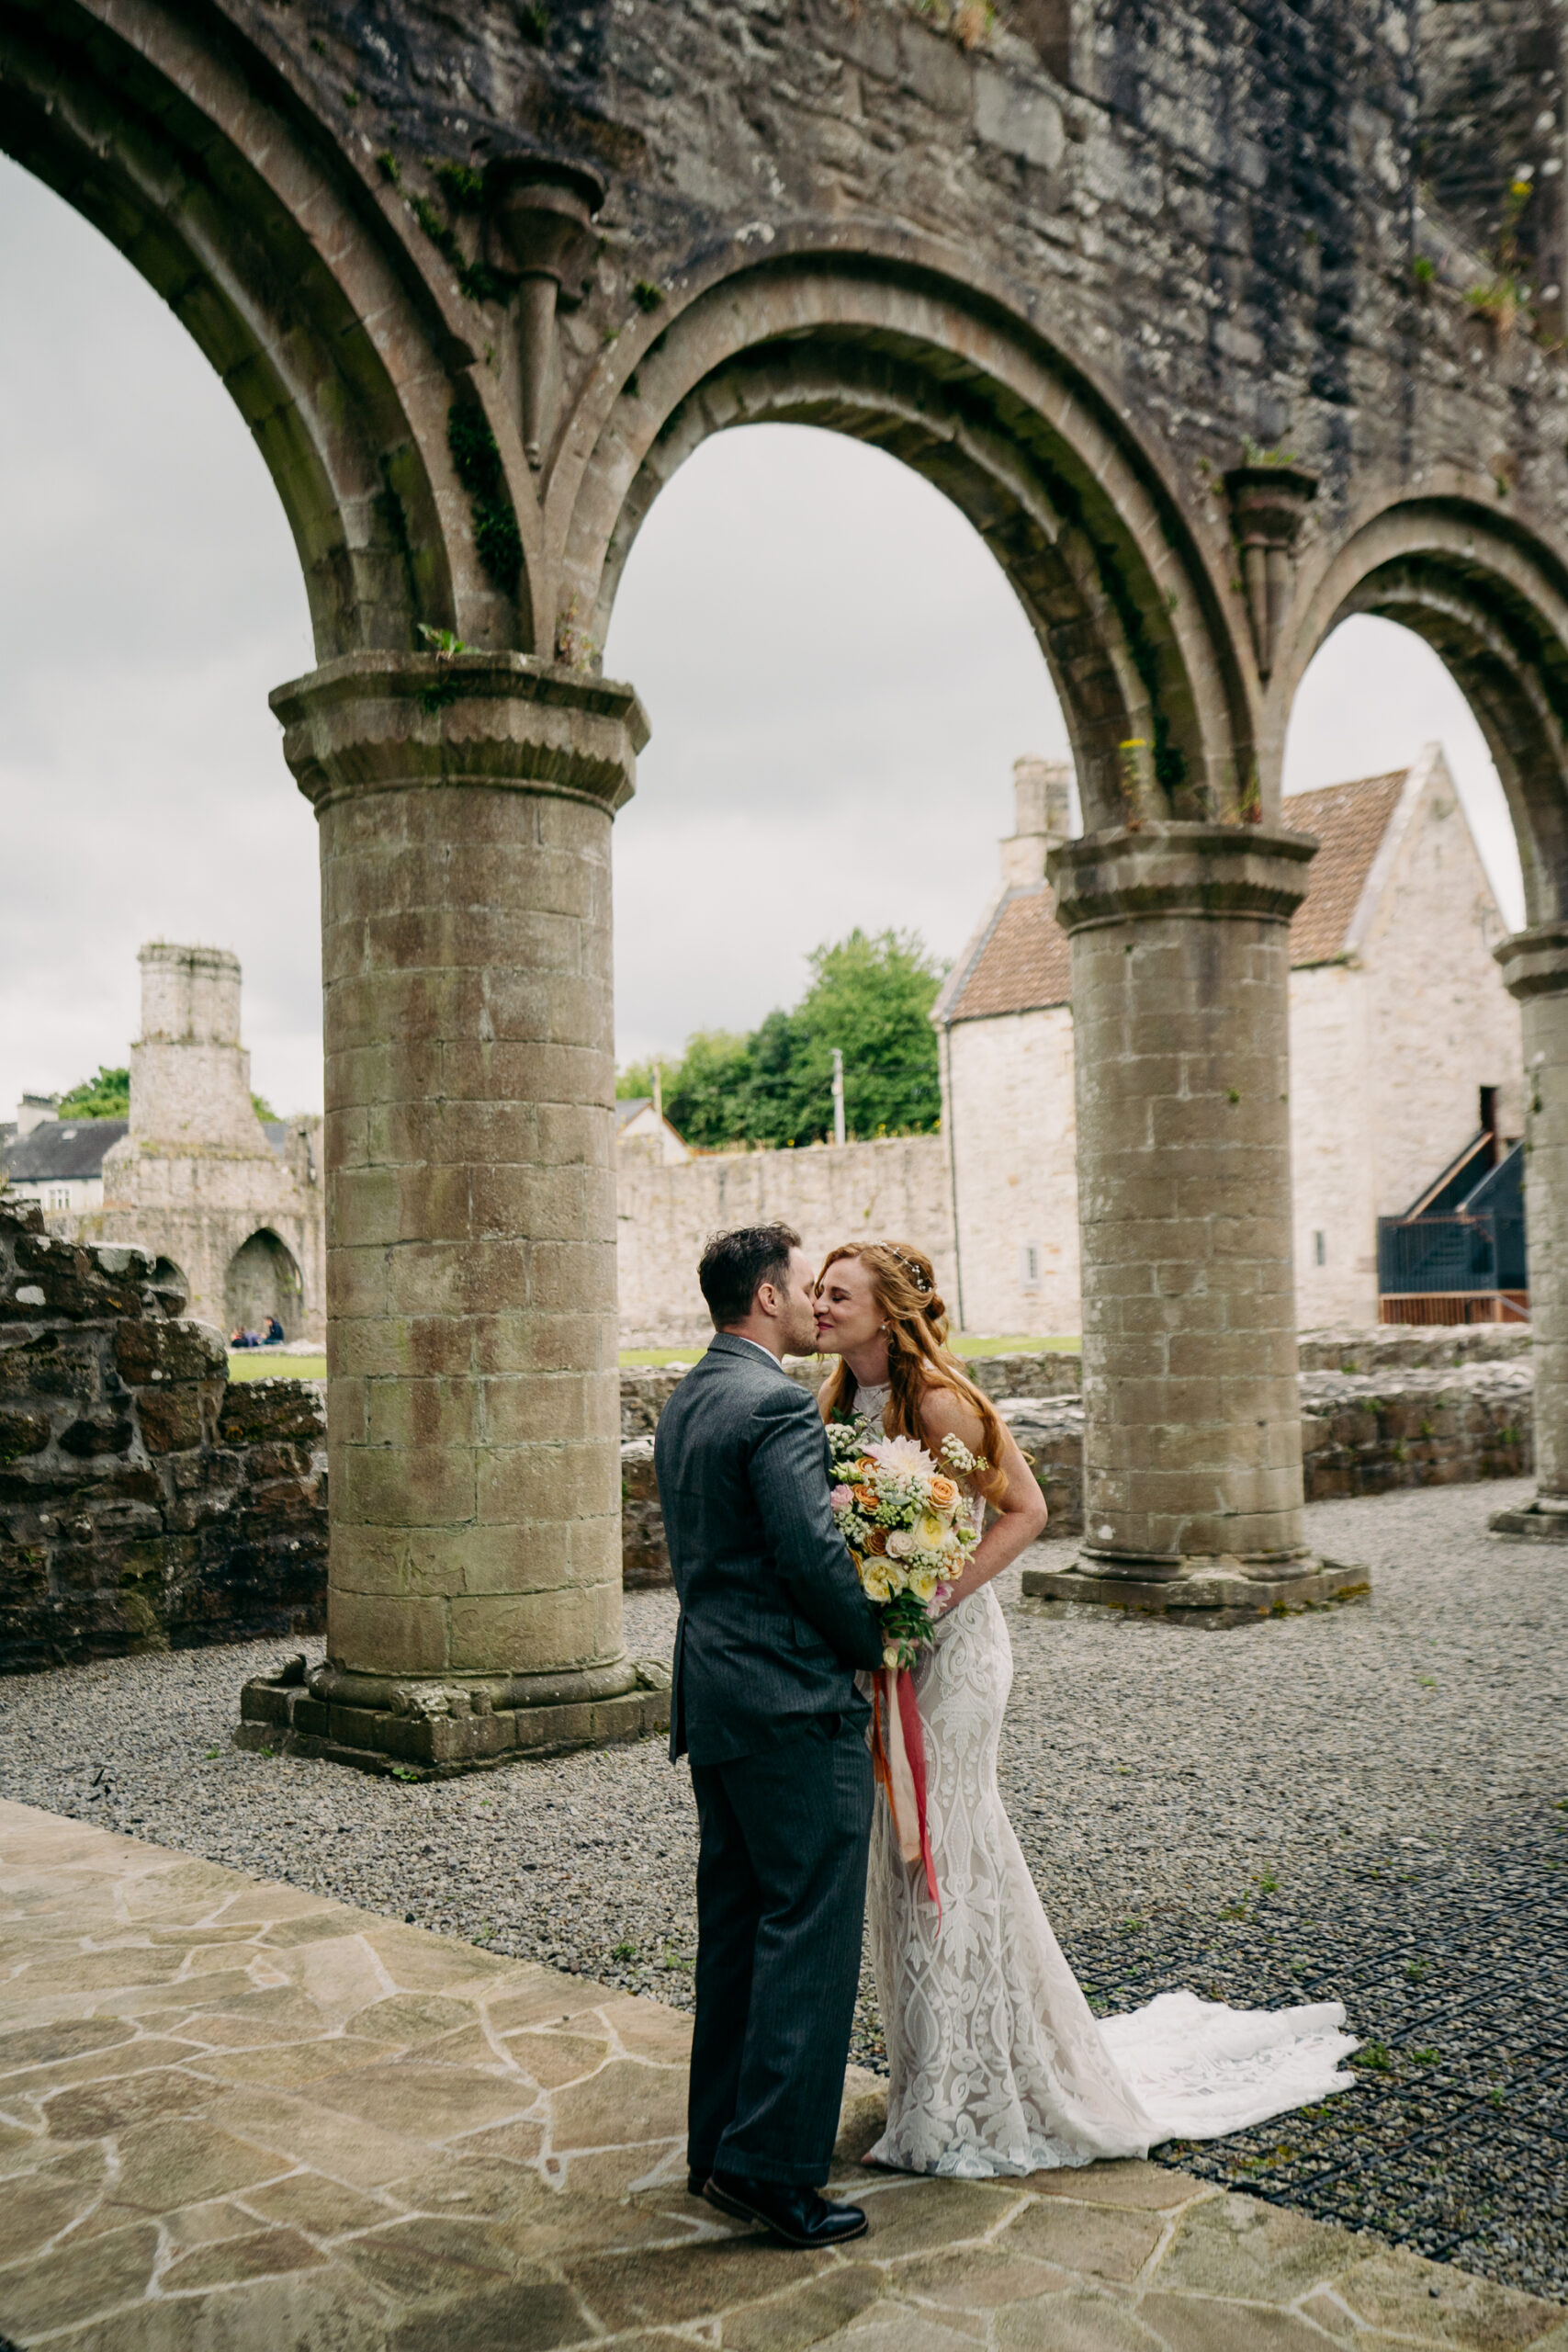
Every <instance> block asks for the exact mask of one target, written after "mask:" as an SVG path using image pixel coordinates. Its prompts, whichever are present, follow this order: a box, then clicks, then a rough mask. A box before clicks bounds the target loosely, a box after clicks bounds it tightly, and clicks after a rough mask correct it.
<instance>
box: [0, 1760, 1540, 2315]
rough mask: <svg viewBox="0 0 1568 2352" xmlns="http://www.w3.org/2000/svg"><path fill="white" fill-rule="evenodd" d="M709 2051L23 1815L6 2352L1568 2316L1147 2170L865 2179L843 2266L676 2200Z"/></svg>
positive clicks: (11, 1849)
mask: <svg viewBox="0 0 1568 2352" xmlns="http://www.w3.org/2000/svg"><path fill="white" fill-rule="evenodd" d="M689 2035H690V2020H689V2019H688V2018H685V2017H684V2016H682V2015H680V2014H678V2013H677V2012H675V2011H672V2010H670V2009H666V2008H664V2007H660V2005H659V2004H658V2003H656V2002H654V2001H651V2000H648V1999H646V1998H642V1997H634V1996H627V1995H626V1994H624V1993H617V1992H615V1991H614V1990H612V1989H611V1988H610V1987H608V1986H605V1985H595V1984H593V1983H591V1982H589V1981H587V1980H585V1979H583V1978H581V1977H573V1976H568V1975H561V1974H558V1973H555V1972H554V1971H552V1970H549V1969H546V1968H542V1967H538V1966H534V1965H528V1964H524V1963H519V1962H516V1961H515V1960H512V1959H508V1958H506V1957H504V1956H502V1955H499V1954H493V1953H489V1952H485V1951H479V1949H477V1948H476V1947H475V1946H473V1945H471V1944H466V1943H461V1942H459V1941H457V1940H456V1939H452V1938H447V1937H442V1936H436V1935H432V1934H429V1933H427V1932H425V1931H424V1930H423V1929H421V1928H410V1927H405V1926H400V1925H399V1924H397V1923H395V1922H392V1921H389V1920H387V1919H384V1918H380V1917H376V1916H375V1915H373V1914H370V1913H367V1912H364V1911H358V1910H355V1909H353V1908H351V1907H350V1906H348V1905H344V1904H339V1903H333V1902H331V1901H327V1900H324V1899H323V1898H321V1897H320V1896H318V1895H313V1894H308V1893H306V1892H305V1891H303V1890H302V1889H300V1888H298V1887H294V1886H289V1885H284V1884H279V1883H268V1882H266V1881H263V1880H258V1879H254V1878H249V1877H246V1876H244V1875H243V1874H242V1873H241V1872H239V1871H231V1870H226V1869H222V1868H220V1867H218V1866H217V1865H215V1864H212V1863H209V1862H204V1861H199V1860H191V1859H190V1858H189V1857H188V1856H186V1855H181V1854H175V1853H171V1852H169V1851H167V1850H165V1849H162V1848H159V1847H156V1846H152V1845H147V1844H144V1843H141V1841H139V1840H136V1839H133V1838H121V1837H117V1836H113V1835H111V1834H109V1833H107V1832H105V1831H101V1830H96V1829H93V1828H90V1827H88V1826H85V1825H84V1824H81V1823H78V1822H74V1821H68V1820H64V1819H62V1818H61V1817H59V1816H57V1815H52V1814H47V1813H41V1812H37V1811H34V1810H33V1809H32V1808H30V1807H28V1806H23V1805H17V1804H3V1803H0V2337H3V2338H5V2339H7V2340H8V2341H9V2343H10V2344H12V2345H14V2346H23V2347H28V2352H30V2347H32V2346H43V2345H48V2346H62V2347H66V2346H70V2347H75V2352H381V2347H386V2352H424V2347H427V2346H428V2347H431V2352H503V2347H504V2352H556V2347H559V2346H588V2345H602V2344H613V2345H614V2346H615V2352H660V2347H668V2352H677V2347H678V2346H681V2345H682V2344H684V2345H694V2344H695V2345H701V2346H707V2347H714V2348H715V2352H806V2347H807V2346H823V2347H826V2346H832V2347H833V2352H973V2347H975V2346H987V2347H995V2352H1032V2348H1033V2347H1036V2346H1038V2347H1041V2352H1160V2347H1165V2352H1308V2347H1310V2346H1326V2345H1334V2346H1358V2347H1363V2348H1364V2352H1393V2347H1394V2346H1455V2347H1471V2352H1492V2347H1498V2352H1501V2347H1503V2346H1510V2347H1511V2346H1527V2345H1528V2346H1535V2347H1537V2352H1568V2315H1565V2314H1564V2312H1563V2311H1562V2308H1561V2307H1560V2306H1558V2305H1555V2304H1551V2303H1545V2302H1540V2301H1535V2300H1533V2299H1532V2298H1531V2297H1529V2296H1527V2295H1524V2294H1521V2293H1517V2292H1516V2291H1514V2290H1509V2289H1507V2288H1503V2287H1499V2286H1496V2285H1494V2284H1493V2283H1491V2282H1490V2281H1488V2280H1484V2279H1481V2278H1473V2277H1471V2276H1469V2275H1468V2274H1466V2273H1465V2272H1463V2271H1460V2270H1455V2269H1451V2268H1448V2267H1444V2266H1442V2265H1438V2264H1435V2263H1427V2262H1423V2261H1421V2260H1419V2259H1417V2258H1416V2257H1415V2256H1410V2255H1405V2254H1402V2253H1399V2252H1395V2251H1391V2250H1390V2249H1388V2248H1386V2247H1384V2246H1382V2245H1379V2244H1377V2243H1376V2242H1374V2241H1372V2240H1371V2239H1368V2238H1364V2237H1359V2236H1356V2235H1353V2234H1351V2233H1348V2232H1347V2231H1344V2230H1340V2229H1337V2228H1335V2227H1331V2226H1328V2225H1325V2224H1324V2223H1321V2222H1314V2221H1312V2220H1310V2219H1308V2218H1307V2217H1306V2216H1304V2215H1301V2214H1296V2213H1292V2212H1288V2211H1280V2209H1278V2208H1275V2207H1272V2206H1265V2205H1260V2204H1258V2203H1255V2202H1253V2201H1252V2200H1250V2199H1247V2198H1244V2197H1237V2196H1234V2195H1228V2194H1225V2193H1224V2192H1221V2191H1218V2190H1215V2189H1213V2188H1210V2187H1208V2186H1207V2185H1205V2184H1204V2183H1202V2182H1201V2181H1198V2180H1196V2179H1193V2178H1192V2177H1190V2176H1188V2175H1185V2174H1182V2173H1179V2172H1173V2171H1169V2170H1166V2169H1162V2168H1160V2167H1157V2166H1155V2165H1138V2164H1122V2165H1096V2166H1094V2167H1092V2168H1090V2169H1089V2170H1087V2171H1084V2172H1077V2173H1066V2174H1063V2173H1055V2174H1037V2175H1035V2176H1033V2177H1032V2178H1031V2179H1029V2180H1027V2181H1009V2182H984V2183H977V2182H965V2181H932V2180H914V2179H906V2178H901V2177H896V2176H892V2175H885V2174H880V2173H874V2172H870V2171H867V2170H864V2169H863V2168H862V2167H861V2166H860V2165H858V2164H857V2163H856V2162H855V2161H854V2159H855V2157H856V2155H857V2154H858V2153H859V2151H860V2150H862V2149H863V2148H864V2147H865V2146H866V2145H868V2144H869V2141H870V2138H871V2136H872V2133H873V2132H874V2130H875V2128H876V2127H875V2116H876V2109H877V2103H878V2099H879V2097H880V2093H879V2092H878V2091H877V2090H876V2089H875V2088H874V2086H873V2085H872V2080H871V2078H869V2077H865V2076H860V2075H855V2076H852V2081H851V2084H850V2086H849V2096H848V2097H847V2099H846V2107H845V2126H844V2133H843V2137H842V2138H841V2140H840V2155H839V2168H840V2179H841V2182H842V2185H843V2186H844V2187H846V2188H851V2187H852V2188H853V2190H854V2192H855V2193H856V2194H857V2195H860V2196H863V2199H864V2202H865V2204H866V2206H867V2209H868V2211H869V2213H870V2216H871V2232H870V2234H869V2236H868V2237H866V2238H865V2239H863V2240H862V2241H860V2242H859V2243H858V2244H857V2245H852V2246H849V2247H847V2248H845V2249H844V2250H843V2251H842V2252H841V2253H840V2254H836V2255H827V2256H807V2255H800V2254H793V2253H790V2252H787V2251H785V2250H784V2249H783V2248H777V2247H774V2246H773V2245H770V2244H769V2243H768V2242H766V2241H765V2240H763V2239H761V2238H760V2237H759V2236H758V2235H757V2234H756V2233H750V2232H745V2231H741V2230H738V2229H735V2228H732V2227H731V2226H730V2225H728V2223H726V2222H724V2221H723V2220H722V2219H721V2218H720V2217H719V2216H718V2215H716V2213H714V2212H713V2211H711V2210H710V2209H709V2208H708V2207H706V2206H705V2205H703V2204H701V2203H699V2202H697V2201H695V2200H694V2199H691V2198H689V2197H688V2196H687V2195H686V2193H685V2169H684V2165H683V2162H682V2116H683V2110H684V2104H685V2065H686V2052H687V2047H688V2041H689Z"/></svg>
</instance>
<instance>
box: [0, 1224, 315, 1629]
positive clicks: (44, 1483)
mask: <svg viewBox="0 0 1568 2352" xmlns="http://www.w3.org/2000/svg"><path fill="white" fill-rule="evenodd" d="M151 1274H152V1260H151V1259H150V1258H149V1257H148V1256H147V1255H146V1254H145V1253H143V1252H141V1251H140V1250H130V1249H114V1248H107V1249H100V1250H88V1249H83V1248H80V1247H78V1246H77V1245H75V1244H73V1243H71V1242H67V1241H62V1240H60V1239H59V1238H56V1237H55V1236H53V1235H51V1234H48V1233H46V1232H45V1231H44V1229H43V1226H42V1222H41V1219H40V1218H39V1215H38V1212H37V1210H36V1209H35V1208H33V1207H32V1206H31V1204H23V1205H21V1206H19V1207H11V1206H7V1205H6V1204H5V1203H0V1670H4V1671H6V1672H10V1673H21V1672H26V1671H28V1670H36V1669H38V1668H43V1667H51V1666H61V1665H70V1664H73V1663H76V1662H77V1661H79V1660H81V1659H84V1658H89V1657H117V1656H120V1655H123V1654H126V1653H128V1652H133V1651H141V1650H155V1649H168V1648H186V1647H192V1646H196V1645H200V1644H202V1643H206V1642H213V1641H232V1640H236V1639H241V1638H244V1637H248V1636H253V1635H255V1634H286V1633H300V1632H308V1631H313V1630H315V1629H317V1628H319V1627H320V1626H321V1624H322V1623H323V1622H324V1603H325V1593H326V1549H327V1545H326V1476H325V1458H326V1457H325V1443H326V1432H325V1417H324V1413H323V1411H322V1408H321V1399H320V1396H319V1393H318V1392H317V1390H316V1389H315V1388H314V1387H313V1386H312V1385H310V1384H309V1383H305V1382H298V1381H256V1382H254V1383H246V1382H239V1383H235V1384H233V1385H230V1384H229V1383H228V1381H227V1378H226V1374H227V1369H228V1356H227V1351H226V1350H225V1347H224V1344H223V1340H222V1338H221V1335H220V1333H218V1332H216V1331H214V1330H211V1329H209V1328H208V1327H206V1326H205V1325H203V1324H199V1323H193V1322H178V1321H170V1320H168V1319H166V1318H165V1317H164V1314H163V1311H162V1308H161V1306H160V1304H159V1300H158V1296H157V1294H155V1293H154V1292H153V1291H152V1290H151V1289H150V1287H149V1279H150V1277H151Z"/></svg>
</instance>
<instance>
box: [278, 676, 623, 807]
mask: <svg viewBox="0 0 1568 2352" xmlns="http://www.w3.org/2000/svg"><path fill="white" fill-rule="evenodd" d="M268 699H269V701H270V702H271V705H272V708H273V711H274V713H275V714H276V717H277V718H278V719H279V720H280V721H281V722H282V726H283V756H284V758H285V759H286V760H287V761H288V765H289V767H290V769H291V770H292V772H293V775H294V779H295V782H296V783H297V784H298V785H299V789H300V791H301V792H302V793H303V794H304V795H305V797H306V799H307V800H309V801H310V804H311V806H312V807H313V808H314V809H315V811H316V814H317V815H318V816H320V815H321V812H322V810H323V809H328V808H330V807H331V806H332V805H333V802H334V801H337V800H342V799H344V798H346V797H351V796H355V795H358V794H362V793H369V792H400V791H409V790H418V789H421V788H423V787H429V786H439V785H466V786H469V787H474V786H479V787H482V788H487V789H490V790H492V791H498V792H533V793H547V794H551V795H554V796H556V797H560V798H564V799H570V800H587V801H591V802H592V803H593V804H594V805H595V806H596V807H599V808H602V809H608V810H609V811H611V813H612V814H613V813H614V811H615V809H619V808H621V807H622V806H623V805H624V804H625V803H626V801H627V800H629V799H630V798H631V796H632V792H633V790H634V788H635V783H636V775H637V753H638V752H640V751H641V750H642V747H643V745H644V744H645V743H646V742H647V741H648V737H649V725H648V718H647V716H646V714H645V712H644V710H643V707H642V705H641V703H640V702H639V701H638V700H637V695H636V694H635V693H634V692H633V690H632V688H631V687H630V686H626V685H617V684H615V682H614V681H613V680H611V679H607V678H596V677H590V676H587V675H585V674H584V673H582V672H581V671H580V670H569V669H567V668H565V667H564V666H562V665H561V664H559V663H558V662H540V661H536V660H535V659H534V657H533V656H532V655H529V654H525V653H470V652H464V653H450V654H448V653H346V654H344V655H343V656H342V657H341V659H339V660H338V661H335V662H326V663H324V664H323V666H322V667H321V669H319V670H312V671H311V672H310V674H309V675H308V676H306V677H303V678H294V679H291V680H290V681H289V683H288V684H287V685H282V686H279V687H277V688H276V690H275V692H274V693H273V694H272V695H270V696H269V697H268Z"/></svg>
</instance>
